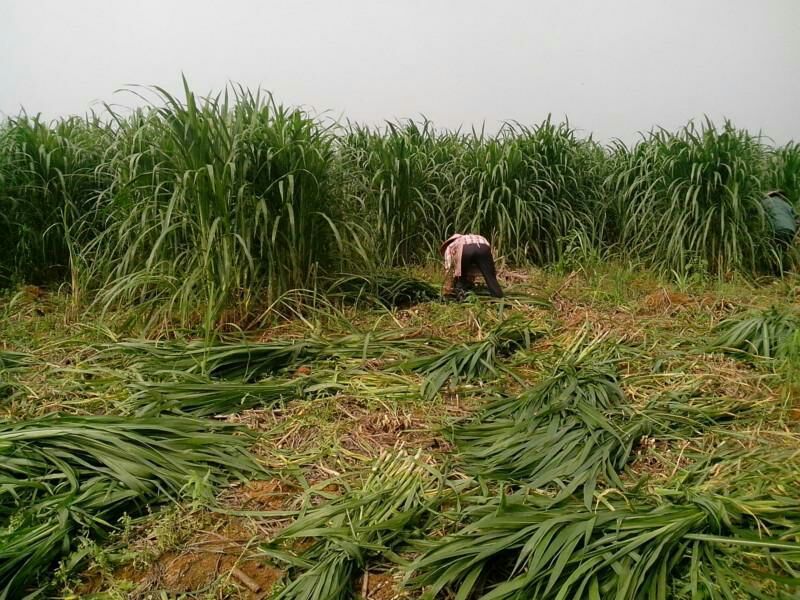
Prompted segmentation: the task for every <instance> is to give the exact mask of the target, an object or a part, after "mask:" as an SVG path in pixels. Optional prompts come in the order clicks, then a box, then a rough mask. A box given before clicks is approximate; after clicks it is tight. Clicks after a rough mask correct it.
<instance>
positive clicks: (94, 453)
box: [0, 415, 258, 600]
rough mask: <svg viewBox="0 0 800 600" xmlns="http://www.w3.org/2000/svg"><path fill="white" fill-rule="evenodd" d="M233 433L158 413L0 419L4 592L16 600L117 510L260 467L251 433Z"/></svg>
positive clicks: (207, 487)
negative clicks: (151, 416)
mask: <svg viewBox="0 0 800 600" xmlns="http://www.w3.org/2000/svg"><path fill="white" fill-rule="evenodd" d="M230 430H231V427H230V426H227V427H226V426H223V425H218V424H213V423H209V422H207V421H204V420H197V419H190V418H184V417H164V416H162V417H160V418H157V419H148V418H133V417H125V418H118V417H67V416H58V415H52V416H47V417H44V418H40V419H35V420H31V421H23V422H17V423H3V424H0V456H2V460H0V598H2V599H3V600H5V599H9V600H10V599H12V598H20V597H22V596H21V595H22V593H23V590H25V589H26V588H28V587H29V586H33V585H36V582H37V580H38V578H39V577H40V576H42V575H45V574H47V573H48V571H49V569H50V568H51V567H52V565H53V563H54V562H55V561H56V560H58V559H59V558H62V557H66V556H67V555H69V554H70V553H74V552H76V551H77V552H80V548H79V543H78V542H79V540H80V539H81V538H82V537H84V536H87V537H89V538H90V539H96V538H102V537H104V536H105V535H106V534H107V533H108V532H109V531H110V530H112V529H113V528H114V527H115V523H116V520H117V519H118V518H120V517H121V516H122V515H123V514H126V513H128V514H133V513H137V512H141V511H144V510H146V508H147V507H148V506H151V505H153V504H157V503H159V502H164V501H166V500H170V499H178V498H180V497H182V496H187V495H188V496H189V497H191V496H192V495H194V496H195V497H196V499H198V500H203V501H209V500H211V497H210V496H209V492H210V491H211V490H212V489H213V486H214V485H216V484H220V483H223V482H224V481H226V480H227V478H228V477H236V476H239V477H244V476H245V475H247V474H250V473H253V472H255V471H257V470H258V469H257V467H256V465H255V463H254V462H253V461H252V459H251V458H250V456H249V455H248V453H247V451H246V447H247V443H248V441H247V438H246V437H243V436H234V435H231V433H230ZM79 556H80V555H78V556H75V555H73V556H72V557H71V558H70V564H71V566H72V567H75V566H76V565H77V563H78V562H79V561H78V558H79Z"/></svg>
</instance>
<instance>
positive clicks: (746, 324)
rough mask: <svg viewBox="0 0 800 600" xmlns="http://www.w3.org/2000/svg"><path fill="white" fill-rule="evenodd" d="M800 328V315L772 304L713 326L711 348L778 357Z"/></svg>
mask: <svg viewBox="0 0 800 600" xmlns="http://www.w3.org/2000/svg"><path fill="white" fill-rule="evenodd" d="M797 331H800V315H798V314H797V313H796V312H794V311H791V312H790V311H788V310H786V309H780V308H777V307H772V308H769V309H767V310H761V311H751V312H746V313H743V314H741V315H736V316H733V317H731V318H729V319H725V320H724V321H722V322H721V323H720V324H719V325H717V327H716V328H715V329H714V338H713V339H712V340H711V343H710V349H711V350H718V351H719V350H721V351H724V352H732V353H735V354H749V355H754V356H762V357H766V358H776V357H779V355H780V354H781V353H782V352H783V350H784V348H785V346H786V345H787V344H788V343H789V341H790V340H791V338H792V336H794V335H795V334H796V333H797Z"/></svg>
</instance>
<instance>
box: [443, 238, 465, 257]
mask: <svg viewBox="0 0 800 600" xmlns="http://www.w3.org/2000/svg"><path fill="white" fill-rule="evenodd" d="M460 237H461V234H460V233H454V234H453V235H451V236H450V237H449V238H447V239H446V240H445V241H444V243H443V244H442V245H441V246H440V247H439V254H441V255H442V256H444V253H445V251H446V250H447V247H448V246H449V245H450V244H452V243H453V242H455V241H456V240H457V239H458V238H460Z"/></svg>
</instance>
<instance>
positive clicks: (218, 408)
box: [126, 377, 342, 417]
mask: <svg viewBox="0 0 800 600" xmlns="http://www.w3.org/2000/svg"><path fill="white" fill-rule="evenodd" d="M194 379H195V380H194V381H186V380H183V381H137V382H134V383H132V384H131V385H130V387H131V388H132V390H133V391H134V393H133V394H132V396H131V398H129V400H128V401H127V403H126V404H127V405H129V406H130V407H132V409H133V412H134V414H136V415H137V416H144V415H158V414H163V413H167V412H174V413H183V414H191V415H194V416H197V417H203V416H211V415H222V414H230V413H234V412H239V411H242V410H245V409H248V408H253V407H255V406H260V407H263V408H268V407H270V406H273V405H275V404H278V403H280V402H283V401H287V400H293V399H295V398H306V397H309V396H316V395H320V394H325V393H330V392H331V391H332V390H334V389H338V388H341V387H342V385H341V384H337V383H336V381H335V379H334V378H332V379H330V380H328V381H326V382H322V381H321V380H320V379H319V378H318V377H299V378H297V379H265V380H261V381H258V382H256V383H240V382H236V381H214V380H211V381H209V380H206V379H203V378H194Z"/></svg>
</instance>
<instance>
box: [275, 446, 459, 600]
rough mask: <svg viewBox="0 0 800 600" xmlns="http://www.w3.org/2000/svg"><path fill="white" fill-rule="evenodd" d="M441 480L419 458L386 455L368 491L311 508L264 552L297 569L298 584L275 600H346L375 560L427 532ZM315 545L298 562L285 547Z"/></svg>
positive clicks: (291, 584)
mask: <svg viewBox="0 0 800 600" xmlns="http://www.w3.org/2000/svg"><path fill="white" fill-rule="evenodd" d="M442 483H443V482H442V478H441V476H440V475H439V474H438V473H436V472H435V471H434V470H433V469H432V468H431V467H430V466H428V465H426V464H424V463H422V462H421V461H420V458H419V455H417V456H415V457H409V456H407V455H402V454H384V455H383V456H381V457H380V458H379V459H378V460H377V461H376V463H375V464H374V465H373V467H372V469H371V471H370V474H369V476H368V477H367V479H366V481H365V482H364V485H363V486H362V487H361V488H359V489H353V490H351V491H349V492H347V493H346V494H344V495H342V496H341V497H339V498H337V499H335V500H332V501H330V502H328V503H326V504H323V505H320V506H316V507H313V508H310V509H309V510H308V511H307V512H305V513H303V514H301V515H300V517H299V518H298V519H297V520H296V521H295V522H294V523H292V524H291V525H290V526H289V527H287V528H286V529H284V530H283V531H282V532H281V533H280V534H278V536H277V537H276V538H275V539H273V540H272V541H271V542H270V543H269V544H268V545H266V546H264V547H263V548H262V550H263V552H264V554H265V555H267V556H269V557H271V558H276V559H279V560H282V561H284V562H287V563H288V564H290V565H292V567H293V569H292V573H293V578H292V579H291V580H290V581H289V583H288V584H287V585H286V587H285V588H283V589H282V590H281V591H280V592H279V593H278V595H277V596H276V598H278V599H281V600H290V599H291V600H298V599H306V600H344V599H346V598H351V597H352V583H353V579H354V577H355V576H356V573H357V572H358V571H360V570H362V569H363V568H364V566H365V565H366V562H367V560H368V559H369V558H370V557H372V556H376V555H388V556H392V554H393V553H392V551H393V549H395V548H396V547H397V546H398V545H399V544H401V543H403V542H405V541H406V540H407V539H408V538H409V536H412V535H414V534H415V533H416V532H417V531H418V530H419V529H420V528H421V527H423V526H424V524H425V522H426V520H427V519H430V518H431V517H432V511H433V510H434V509H435V508H436V507H437V506H438V505H439V503H440V502H441V499H442V495H441V493H440V492H441V489H442ZM309 538H310V539H312V540H313V543H312V545H311V546H310V547H309V548H308V549H307V550H305V551H304V552H303V553H302V555H300V556H297V555H295V554H292V553H290V552H287V551H285V550H282V549H281V546H282V545H284V544H286V543H290V542H292V541H295V540H298V539H309Z"/></svg>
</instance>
